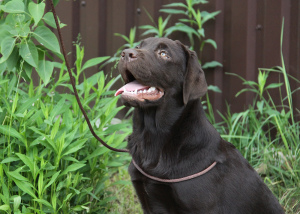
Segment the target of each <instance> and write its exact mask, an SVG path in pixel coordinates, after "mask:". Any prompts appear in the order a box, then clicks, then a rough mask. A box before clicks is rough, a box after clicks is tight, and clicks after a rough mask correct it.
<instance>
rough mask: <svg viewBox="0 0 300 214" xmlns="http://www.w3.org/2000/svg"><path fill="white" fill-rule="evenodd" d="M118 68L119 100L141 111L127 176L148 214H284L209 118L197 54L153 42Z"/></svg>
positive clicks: (169, 43)
mask: <svg viewBox="0 0 300 214" xmlns="http://www.w3.org/2000/svg"><path fill="white" fill-rule="evenodd" d="M119 70H120V73H121V75H122V78H123V79H124V81H125V83H126V85H125V86H123V87H122V88H120V89H119V90H118V91H117V92H116V95H119V94H121V97H122V100H123V102H124V104H125V105H129V106H134V107H135V110H134V115H133V133H132V135H131V136H130V137H129V142H128V149H129V150H130V154H131V155H132V159H133V162H134V163H133V162H132V163H131V164H130V166H129V173H130V175H131V179H132V183H133V185H134V187H135V190H136V192H137V195H138V197H139V200H140V202H141V204H142V208H143V211H144V213H147V214H148V213H154V214H160V213H168V214H170V213H178V214H184V213H186V214H194V213H195V214H198V213H203V214H209V213H214V214H215V213H218V214H221V213H222V214H248V213H249V214H250V213H251V214H277V213H284V211H283V209H282V208H281V206H280V204H279V203H278V201H277V199H276V198H275V197H274V195H273V194H272V192H271V191H270V190H269V189H268V187H267V186H266V185H265V184H264V182H263V181H262V179H261V178H260V176H259V175H258V174H257V173H256V171H255V170H254V169H253V168H252V167H251V166H250V165H249V163H248V162H247V161H246V160H245V159H244V157H243V156H242V155H241V154H240V153H239V151H238V150H237V149H236V148H235V147H234V146H233V145H232V144H230V143H228V142H226V141H224V140H223V139H222V138H221V137H220V135H219V134H218V132H217V131H216V130H215V129H214V127H213V126H212V125H211V124H210V122H209V121H208V120H207V118H206V116H205V113H204V111H203V108H202V105H201V101H200V97H201V96H203V95H204V94H205V93H206V91H207V84H206V80H205V77H204V72H203V71H202V69H201V66H200V64H199V62H198V58H197V55H196V53H195V52H194V51H191V50H189V49H188V48H187V47H186V46H184V45H183V44H182V43H180V42H179V41H172V40H170V39H167V38H148V39H145V40H144V41H142V42H141V44H140V45H139V46H138V47H136V48H135V49H127V50H124V51H123V52H122V55H121V59H120V62H119ZM215 163H216V164H215ZM208 167H209V168H208ZM207 168H208V169H207ZM205 169H207V170H206V171H207V172H206V173H205V171H203V170H205ZM199 172H200V173H201V174H202V175H200V176H199V175H198V176H197V175H196V176H195V178H193V179H180V178H184V177H186V176H193V175H195V174H197V173H199ZM151 176H153V177H151ZM156 179H158V180H159V179H164V180H159V181H158V180H156ZM172 179H179V181H178V180H172Z"/></svg>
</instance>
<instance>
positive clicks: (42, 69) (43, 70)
mask: <svg viewBox="0 0 300 214" xmlns="http://www.w3.org/2000/svg"><path fill="white" fill-rule="evenodd" d="M53 69H54V66H53V63H52V62H50V61H46V60H40V61H39V64H38V67H37V72H38V74H39V76H40V78H41V79H42V80H43V82H44V83H45V85H47V84H48V83H49V81H50V78H51V76H52V73H53Z"/></svg>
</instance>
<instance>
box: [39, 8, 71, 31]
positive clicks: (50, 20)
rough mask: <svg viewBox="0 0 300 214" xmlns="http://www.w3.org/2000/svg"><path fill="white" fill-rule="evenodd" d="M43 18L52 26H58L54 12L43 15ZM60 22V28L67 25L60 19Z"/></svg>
mask: <svg viewBox="0 0 300 214" xmlns="http://www.w3.org/2000/svg"><path fill="white" fill-rule="evenodd" d="M43 20H44V21H45V22H46V23H47V24H48V25H49V26H51V27H53V28H56V23H55V19H54V16H53V13H52V12H48V13H46V14H45V15H44V17H43ZM58 22H59V27H60V28H63V27H65V26H67V25H66V24H63V23H61V22H60V20H59V19H58Z"/></svg>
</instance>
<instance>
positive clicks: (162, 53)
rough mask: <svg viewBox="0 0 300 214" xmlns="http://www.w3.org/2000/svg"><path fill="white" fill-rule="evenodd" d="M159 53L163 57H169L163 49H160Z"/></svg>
mask: <svg viewBox="0 0 300 214" xmlns="http://www.w3.org/2000/svg"><path fill="white" fill-rule="evenodd" d="M159 55H161V56H162V57H164V58H169V56H168V54H167V53H166V52H165V51H160V52H159Z"/></svg>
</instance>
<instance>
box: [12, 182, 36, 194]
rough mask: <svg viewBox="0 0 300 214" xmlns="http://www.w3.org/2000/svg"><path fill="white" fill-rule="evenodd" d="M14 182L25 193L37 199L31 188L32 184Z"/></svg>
mask: <svg viewBox="0 0 300 214" xmlns="http://www.w3.org/2000/svg"><path fill="white" fill-rule="evenodd" d="M14 182H15V183H16V185H17V186H18V187H19V188H20V189H21V190H22V191H23V192H25V193H27V194H29V195H31V196H32V197H33V198H37V197H36V195H35V194H34V192H33V190H32V187H31V186H30V183H28V182H24V181H19V180H14Z"/></svg>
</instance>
